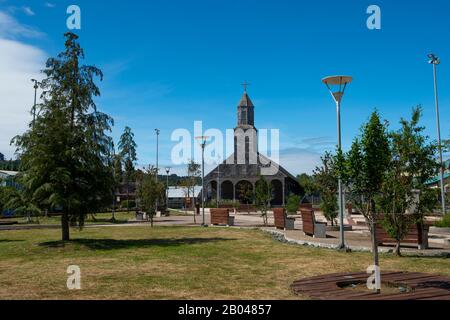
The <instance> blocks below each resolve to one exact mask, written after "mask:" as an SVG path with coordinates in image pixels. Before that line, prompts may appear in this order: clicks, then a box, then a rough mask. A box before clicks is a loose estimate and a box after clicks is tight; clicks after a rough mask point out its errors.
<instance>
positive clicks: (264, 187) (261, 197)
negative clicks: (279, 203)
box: [255, 176, 273, 226]
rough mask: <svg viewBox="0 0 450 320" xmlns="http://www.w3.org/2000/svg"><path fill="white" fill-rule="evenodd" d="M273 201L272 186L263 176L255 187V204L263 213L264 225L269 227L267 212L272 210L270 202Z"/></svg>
mask: <svg viewBox="0 0 450 320" xmlns="http://www.w3.org/2000/svg"><path fill="white" fill-rule="evenodd" d="M272 200H273V194H272V184H271V183H270V182H268V181H267V180H266V179H265V178H264V177H263V176H260V177H259V180H258V181H257V182H256V187H255V203H256V206H257V208H258V209H259V210H260V211H261V217H262V218H263V222H264V225H265V226H267V222H268V221H267V220H268V217H267V212H268V210H269V208H270V202H271V201H272Z"/></svg>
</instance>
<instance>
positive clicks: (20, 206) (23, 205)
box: [5, 190, 41, 223]
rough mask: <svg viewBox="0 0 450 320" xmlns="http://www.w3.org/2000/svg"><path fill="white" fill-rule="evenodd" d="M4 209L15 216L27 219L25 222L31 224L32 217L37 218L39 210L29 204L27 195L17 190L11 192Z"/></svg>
mask: <svg viewBox="0 0 450 320" xmlns="http://www.w3.org/2000/svg"><path fill="white" fill-rule="evenodd" d="M5 209H9V210H13V211H14V212H15V213H16V214H18V215H21V216H24V217H27V222H28V223H31V222H33V219H32V216H36V217H37V216H38V215H39V214H40V213H41V210H40V209H39V208H38V207H37V206H36V205H35V204H33V202H31V199H29V197H28V193H25V192H21V191H19V190H12V191H11V193H10V194H9V200H8V201H7V202H6V204H5Z"/></svg>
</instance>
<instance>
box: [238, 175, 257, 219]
mask: <svg viewBox="0 0 450 320" xmlns="http://www.w3.org/2000/svg"><path fill="white" fill-rule="evenodd" d="M237 192H238V195H239V198H240V199H241V201H242V202H243V204H251V203H253V199H254V197H255V194H254V192H253V187H252V185H251V184H250V183H246V182H243V183H241V184H239V185H238V188H237ZM249 213H250V212H249Z"/></svg>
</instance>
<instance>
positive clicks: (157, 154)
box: [155, 129, 161, 181]
mask: <svg viewBox="0 0 450 320" xmlns="http://www.w3.org/2000/svg"><path fill="white" fill-rule="evenodd" d="M155 133H156V181H158V174H159V134H160V133H161V130H159V129H155Z"/></svg>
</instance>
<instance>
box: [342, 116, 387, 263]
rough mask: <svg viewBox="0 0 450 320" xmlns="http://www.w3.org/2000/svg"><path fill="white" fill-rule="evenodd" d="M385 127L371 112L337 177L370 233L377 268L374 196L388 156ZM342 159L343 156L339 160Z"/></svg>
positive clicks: (378, 187) (378, 117) (382, 181)
mask: <svg viewBox="0 0 450 320" xmlns="http://www.w3.org/2000/svg"><path fill="white" fill-rule="evenodd" d="M386 130H387V128H386V125H385V124H383V123H381V120H380V116H379V114H378V112H376V111H375V112H373V113H372V116H371V117H370V120H369V122H368V123H366V124H365V125H364V126H363V128H362V133H361V137H360V139H355V141H354V142H353V145H352V148H351V150H350V151H349V153H348V154H347V156H346V157H345V163H341V162H342V161H343V160H339V162H340V163H339V164H338V167H339V168H341V169H339V170H338V171H339V173H338V174H340V175H341V177H342V178H343V179H344V181H346V184H347V186H348V187H349V190H350V191H351V193H352V197H353V203H354V204H355V205H356V207H357V208H358V209H359V210H360V212H361V213H362V214H363V215H364V217H365V218H366V220H367V221H368V223H369V227H370V231H371V234H372V251H373V254H374V265H375V266H379V258H378V243H377V239H376V232H375V231H376V220H377V216H378V212H377V207H376V202H375V200H376V197H377V196H379V194H380V191H381V189H382V187H383V184H384V183H385V181H386V173H387V172H388V170H389V165H390V160H391V155H390V149H389V138H388V134H387V132H386ZM342 159H344V157H343V158H342Z"/></svg>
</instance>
